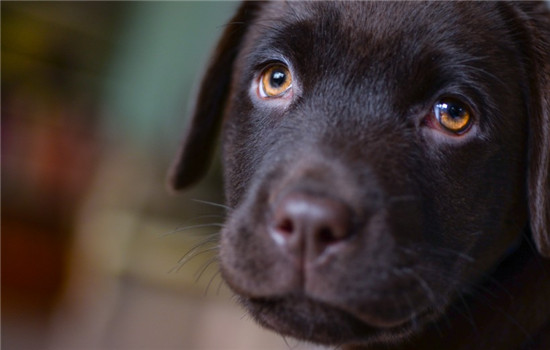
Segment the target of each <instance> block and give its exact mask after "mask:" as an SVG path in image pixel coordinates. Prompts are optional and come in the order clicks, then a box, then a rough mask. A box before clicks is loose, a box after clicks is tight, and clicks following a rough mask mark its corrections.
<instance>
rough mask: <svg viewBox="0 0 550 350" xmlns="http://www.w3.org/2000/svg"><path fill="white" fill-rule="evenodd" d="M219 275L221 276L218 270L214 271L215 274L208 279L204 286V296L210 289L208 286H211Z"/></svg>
mask: <svg viewBox="0 0 550 350" xmlns="http://www.w3.org/2000/svg"><path fill="white" fill-rule="evenodd" d="M220 274H221V271H220V269H218V271H216V273H215V274H214V275H212V277H211V278H210V281H208V284H207V285H206V290H205V291H204V295H205V296H206V295H208V290H209V289H210V285H211V284H212V281H214V279H215V278H216V277H217V276H219V275H220Z"/></svg>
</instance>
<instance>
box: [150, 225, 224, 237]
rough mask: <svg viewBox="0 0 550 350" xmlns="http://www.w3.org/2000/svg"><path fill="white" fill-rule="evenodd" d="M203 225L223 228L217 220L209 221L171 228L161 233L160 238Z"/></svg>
mask: <svg viewBox="0 0 550 350" xmlns="http://www.w3.org/2000/svg"><path fill="white" fill-rule="evenodd" d="M205 227H216V228H223V227H224V225H223V224H220V223H217V222H213V223H209V224H197V225H190V226H184V227H178V228H176V229H175V230H172V231H169V232H165V233H163V234H161V235H160V237H161V238H162V237H166V236H170V235H174V234H176V233H181V232H185V231H189V230H193V229H198V228H205Z"/></svg>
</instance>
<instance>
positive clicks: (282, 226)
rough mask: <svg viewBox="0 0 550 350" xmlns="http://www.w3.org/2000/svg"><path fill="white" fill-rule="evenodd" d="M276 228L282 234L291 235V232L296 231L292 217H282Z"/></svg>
mask: <svg viewBox="0 0 550 350" xmlns="http://www.w3.org/2000/svg"><path fill="white" fill-rule="evenodd" d="M275 229H276V230H277V232H279V233H280V234H283V235H287V236H289V235H291V234H292V233H293V232H294V223H293V222H292V220H291V219H289V218H285V219H282V220H281V221H280V222H279V223H278V224H277V226H276V227H275Z"/></svg>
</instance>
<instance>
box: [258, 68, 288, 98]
mask: <svg viewBox="0 0 550 350" xmlns="http://www.w3.org/2000/svg"><path fill="white" fill-rule="evenodd" d="M291 87H292V76H291V74H290V71H289V70H288V68H286V67H285V66H283V65H280V64H277V65H273V66H271V67H268V68H267V69H266V70H264V71H263V73H262V75H261V77H260V87H259V89H260V95H261V96H262V97H280V96H282V95H283V94H284V93H285V92H287V91H288V90H289V89H290V88H291Z"/></svg>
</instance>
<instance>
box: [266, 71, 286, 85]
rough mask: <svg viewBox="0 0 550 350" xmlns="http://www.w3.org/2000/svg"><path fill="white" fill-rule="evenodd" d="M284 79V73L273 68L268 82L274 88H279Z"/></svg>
mask: <svg viewBox="0 0 550 350" xmlns="http://www.w3.org/2000/svg"><path fill="white" fill-rule="evenodd" d="M285 81H286V74H285V73H284V72H283V71H280V70H275V71H274V72H273V73H272V74H271V78H270V79H269V84H270V85H271V86H272V87H274V88H280V87H281V86H283V85H284V84H285Z"/></svg>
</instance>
